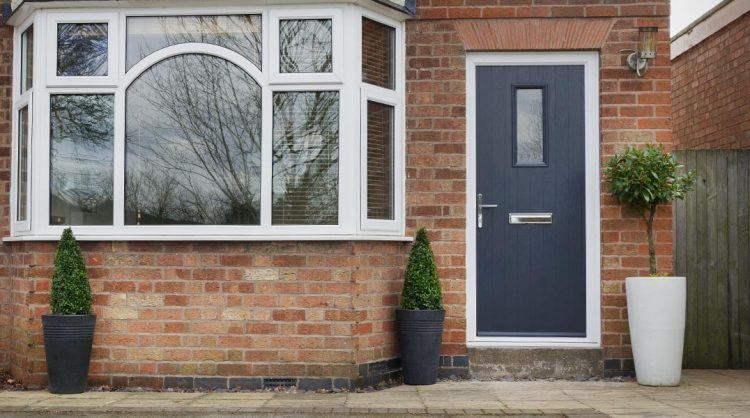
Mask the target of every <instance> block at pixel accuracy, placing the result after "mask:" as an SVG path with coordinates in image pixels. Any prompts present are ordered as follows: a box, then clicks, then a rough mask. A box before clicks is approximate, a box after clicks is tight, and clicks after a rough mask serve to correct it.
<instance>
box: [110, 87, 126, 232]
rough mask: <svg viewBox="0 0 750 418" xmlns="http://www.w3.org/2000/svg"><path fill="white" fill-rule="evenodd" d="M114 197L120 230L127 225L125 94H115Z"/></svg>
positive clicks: (122, 91) (114, 209)
mask: <svg viewBox="0 0 750 418" xmlns="http://www.w3.org/2000/svg"><path fill="white" fill-rule="evenodd" d="M113 169H114V171H113V174H114V176H113V177H114V178H113V182H114V184H113V187H114V195H113V199H112V205H113V209H112V210H113V212H114V213H113V214H112V215H113V219H112V220H113V226H114V227H115V229H120V228H122V227H123V226H124V225H125V92H124V90H123V89H118V90H117V92H115V138H114V167H113Z"/></svg>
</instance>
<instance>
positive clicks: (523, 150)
mask: <svg viewBox="0 0 750 418" xmlns="http://www.w3.org/2000/svg"><path fill="white" fill-rule="evenodd" d="M516 163H517V164H527V165H539V164H545V161H544V90H543V89H532V88H525V89H517V90H516Z"/></svg>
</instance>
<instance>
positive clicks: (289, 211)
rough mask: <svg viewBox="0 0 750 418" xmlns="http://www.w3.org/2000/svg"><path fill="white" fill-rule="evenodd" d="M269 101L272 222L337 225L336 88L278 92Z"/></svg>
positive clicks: (337, 123) (276, 223) (337, 155)
mask: <svg viewBox="0 0 750 418" xmlns="http://www.w3.org/2000/svg"><path fill="white" fill-rule="evenodd" d="M273 102H274V108H273V223H274V224H275V225H336V224H338V160H339V95H338V92H333V91H315V92H278V93H275V94H274V97H273Z"/></svg>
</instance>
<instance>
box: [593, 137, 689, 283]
mask: <svg viewBox="0 0 750 418" xmlns="http://www.w3.org/2000/svg"><path fill="white" fill-rule="evenodd" d="M682 168H683V166H682V165H680V164H679V163H677V160H676V159H675V157H674V156H672V155H670V154H666V153H665V152H664V147H663V146H662V145H659V146H658V147H657V146H653V145H647V146H646V147H645V148H643V149H639V148H635V147H631V148H628V149H627V150H626V151H625V152H624V153H623V154H618V155H615V156H614V157H612V158H611V159H610V160H609V162H608V163H607V168H606V170H605V172H604V176H605V179H606V181H607V183H608V185H609V190H610V193H612V196H614V198H615V199H616V200H617V201H618V202H620V203H622V204H625V205H628V206H630V207H631V208H633V209H635V210H636V211H637V212H638V214H639V215H640V216H641V218H642V219H643V220H644V222H645V223H646V235H647V237H648V255H649V268H650V271H651V275H656V274H657V273H658V271H657V268H656V246H655V244H654V216H655V215H656V209H657V207H658V206H659V205H662V204H666V203H670V202H672V201H673V200H675V199H684V198H685V195H686V194H687V193H688V192H689V191H690V190H692V188H693V185H694V184H695V173H694V172H692V171H691V172H688V173H681V172H680V171H681V170H682Z"/></svg>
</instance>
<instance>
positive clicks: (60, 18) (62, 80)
mask: <svg viewBox="0 0 750 418" xmlns="http://www.w3.org/2000/svg"><path fill="white" fill-rule="evenodd" d="M66 23H72V24H75V23H82V24H86V23H106V24H107V75H106V76H58V75H57V52H58V51H57V25H60V24H66ZM46 27H47V28H48V30H47V38H46V40H45V42H44V45H45V47H46V49H47V52H48V54H46V55H47V56H48V57H49V61H47V62H46V63H45V67H46V73H47V86H49V87H69V86H82V87H86V86H112V87H114V86H116V85H117V83H118V82H119V80H120V77H119V74H120V72H119V71H118V69H119V68H120V67H119V64H118V58H119V56H120V53H119V52H120V48H119V45H118V40H119V36H117V34H119V32H120V28H119V21H118V18H117V13H110V12H107V13H102V12H87V13H79V12H55V13H49V14H47V24H46ZM50 45H54V47H50Z"/></svg>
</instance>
